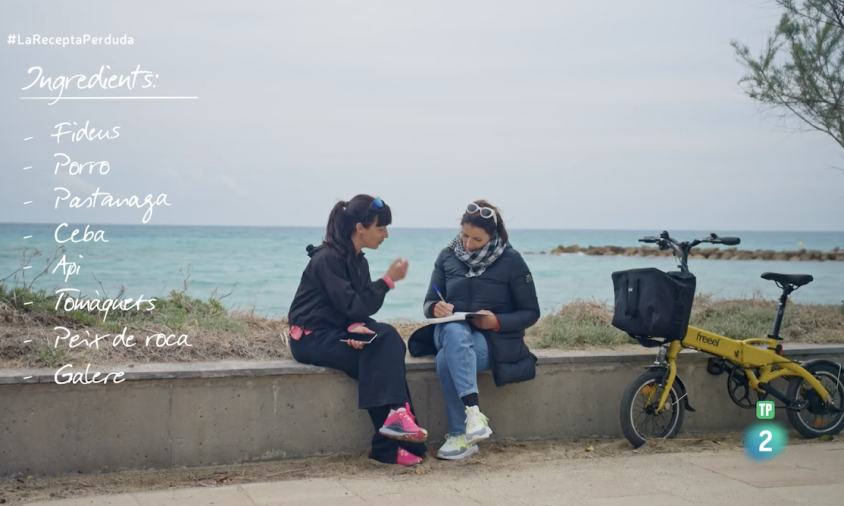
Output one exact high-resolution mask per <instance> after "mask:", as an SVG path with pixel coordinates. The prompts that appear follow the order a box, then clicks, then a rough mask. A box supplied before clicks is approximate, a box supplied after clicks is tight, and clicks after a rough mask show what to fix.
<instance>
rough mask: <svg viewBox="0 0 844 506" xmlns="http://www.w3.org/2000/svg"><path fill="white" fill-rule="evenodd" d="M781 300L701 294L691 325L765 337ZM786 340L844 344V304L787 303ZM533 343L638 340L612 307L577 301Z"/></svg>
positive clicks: (549, 319)
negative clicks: (615, 321)
mask: <svg viewBox="0 0 844 506" xmlns="http://www.w3.org/2000/svg"><path fill="white" fill-rule="evenodd" d="M776 314H777V302H776V301H772V300H767V299H763V298H762V297H760V296H758V295H757V296H754V297H753V298H750V299H740V300H716V299H713V298H712V297H711V296H708V295H705V294H704V295H698V296H697V297H696V299H695V305H694V308H693V309H692V318H691V322H690V325H692V326H695V327H699V328H703V329H706V330H708V331H710V332H715V333H717V334H720V335H724V336H728V337H731V338H733V339H749V338H752V337H764V336H766V335H767V334H769V333H770V332H771V328H772V326H773V323H774V318H775V317H776ZM780 335H781V336H783V337H784V338H785V339H786V341H789V342H798V343H814V344H831V343H844V302H842V303H841V304H838V305H836V304H794V303H791V304H789V305H788V307H787V309H786V313H785V318H784V319H783V325H782V329H781V332H780ZM528 342H529V344H531V345H532V346H535V347H538V348H580V347H588V346H617V345H623V344H630V343H635V341H634V340H633V339H631V338H630V337H629V336H627V334H625V333H624V332H622V331H620V330H618V329H617V328H615V327H613V326H612V306H610V305H608V304H606V303H603V302H596V301H575V302H572V303H569V304H566V305H565V306H563V307H562V309H561V310H560V311H559V312H557V313H555V314H553V315H548V316H546V317H545V318H543V319H542V320H540V322H539V323H538V324H537V325H535V326H534V327H532V328H530V329H529V330H528Z"/></svg>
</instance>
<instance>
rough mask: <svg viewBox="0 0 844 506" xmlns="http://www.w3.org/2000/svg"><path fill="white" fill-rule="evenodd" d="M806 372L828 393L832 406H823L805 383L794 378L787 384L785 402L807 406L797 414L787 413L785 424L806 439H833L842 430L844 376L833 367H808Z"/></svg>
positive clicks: (817, 365) (813, 391)
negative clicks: (786, 400)
mask: <svg viewBox="0 0 844 506" xmlns="http://www.w3.org/2000/svg"><path fill="white" fill-rule="evenodd" d="M806 370H808V371H809V372H810V373H812V375H813V376H814V377H815V378H817V380H818V381H819V382H820V383H821V385H823V387H824V388H825V389H826V391H827V392H829V394H830V395H831V396H832V402H831V403H829V404H825V403H824V402H823V399H821V396H820V395H818V393H817V392H816V391H815V389H814V388H812V386H811V385H809V383H808V382H806V380H804V379H803V378H801V377H799V376H796V377H793V378H792V379H791V381H790V382H789V383H788V392H787V396H788V399H789V400H790V401H791V402H795V403H805V405H806V406H805V407H804V408H803V409H802V410H800V411H794V410H792V409H789V410H788V411H787V414H788V421H789V422H790V423H791V426H792V427H794V430H796V431H797V432H799V433H800V435H802V436H803V437H805V438H807V439H813V438H817V437H821V436H826V435H830V436H834V435H836V434H838V433H839V432H841V429H844V373H842V370H841V366H840V365H837V366H836V367H833V366H832V365H830V364H815V365H809V366H807V367H806Z"/></svg>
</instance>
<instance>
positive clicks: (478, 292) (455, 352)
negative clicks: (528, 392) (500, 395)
mask: <svg viewBox="0 0 844 506" xmlns="http://www.w3.org/2000/svg"><path fill="white" fill-rule="evenodd" d="M460 225H461V230H460V233H459V234H458V236H457V237H456V238H454V239H453V240H452V241H451V242H450V243H449V244H448V246H446V247H445V249H443V250H442V251H441V252H440V255H439V257H437V261H436V263H435V264H434V272H433V274H432V275H431V284H430V286H429V287H428V294H427V295H426V297H425V304H424V313H425V316H426V317H427V318H442V317H446V316H449V315H451V314H452V313H453V312H480V313H485V315H484V316H477V317H470V319H469V320H467V321H453V322H447V323H438V324H437V325H436V327H435V329H434V345H435V347H436V350H437V375H438V376H439V380H440V386H441V387H442V390H443V395H444V396H445V404H446V415H447V416H448V427H449V429H448V436H447V438H446V442H445V444H444V445H443V446H442V447H441V448H440V449H439V451H438V452H437V457H439V458H443V459H451V460H455V459H462V458H464V457H467V456H469V455H472V454H473V453H476V452H477V451H478V447H477V445H476V443H477V442H478V441H481V440H483V439H486V438H488V437H489V436H490V435H492V429H490V428H489V423H488V419H487V417H486V416H484V414H483V413H481V411H480V408H479V403H478V381H477V374H478V372H481V371H484V370H487V369H491V370H492V376H493V379H494V381H495V384H496V386H502V385H506V384H508V383H517V382H521V381H527V380H531V379H533V378H534V377H535V375H536V365H535V364H536V357H535V356H534V355H533V354H532V353H531V352H530V350H528V348H527V346H526V345H525V342H524V337H525V329H527V328H528V327H530V326H531V325H533V324H535V323H536V322H537V320H539V302H538V301H537V298H536V289H535V287H534V284H533V277H532V275H531V273H530V269H528V266H527V264H525V261H524V260H523V259H522V256H521V255H520V254H519V253H518V252H517V251H516V250H515V249H513V247H512V246H510V244H509V242H508V235H507V230H506V228H505V227H504V222H503V221H502V219H501V214H500V213H499V212H498V209H496V208H495V207H494V206H493V205H492V204H490V203H488V202H486V201H484V200H477V201H475V202H473V203H471V204H469V205H468V206H467V208H466V211H465V213H464V214H463V218H462V219H461V220H460Z"/></svg>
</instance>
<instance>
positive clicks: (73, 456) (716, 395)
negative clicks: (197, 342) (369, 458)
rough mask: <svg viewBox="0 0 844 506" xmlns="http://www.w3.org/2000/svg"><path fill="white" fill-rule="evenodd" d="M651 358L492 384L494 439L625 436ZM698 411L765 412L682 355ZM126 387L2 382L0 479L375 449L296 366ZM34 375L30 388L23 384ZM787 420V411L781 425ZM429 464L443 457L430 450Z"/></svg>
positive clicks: (419, 385)
mask: <svg viewBox="0 0 844 506" xmlns="http://www.w3.org/2000/svg"><path fill="white" fill-rule="evenodd" d="M789 355H790V356H791V358H793V359H796V360H806V359H809V358H820V357H824V358H831V359H833V360H836V361H839V362H840V361H844V347H842V346H837V347H835V346H833V347H812V346H802V347H798V346H796V345H795V346H791V347H790V350H789ZM653 356H654V353H652V352H651V351H644V350H643V352H642V353H632V354H617V353H611V352H602V353H594V354H588V353H584V352H579V353H578V352H572V353H557V354H553V355H549V354H544V355H543V356H542V357H541V358H540V363H539V366H538V371H537V378H536V379H535V380H533V381H530V382H527V383H521V384H516V385H508V386H505V387H502V388H498V387H496V386H495V385H494V384H493V382H492V377H491V376H490V375H489V373H485V374H482V375H481V378H480V390H481V396H480V398H481V405H482V409H483V411H484V413H485V414H487V416H489V418H490V425H491V427H492V428H493V430H494V431H495V435H494V437H493V439H516V440H529V439H551V438H580V437H622V433H621V427H620V425H619V403H620V401H621V395H622V392H623V391H624V389H625V387H626V386H627V384H628V383H629V382H630V381H631V380H632V379H633V378H634V377H636V376H637V375H638V374H639V373H640V372H642V370H643V367H644V366H645V365H647V363H649V362H652V361H653ZM678 363H679V367H680V374H681V377H682V378H683V379H684V381H685V382H686V384H687V386H688V387H689V397H690V401H691V404H692V406H693V407H694V408H695V409H697V412H695V413H687V415H686V420H685V424H684V426H683V433H693V432H708V431H737V430H741V429H743V428H744V427H746V426H747V425H749V424H751V423H753V422H754V421H755V412H754V411H751V410H742V409H740V408H738V407H737V406H735V405H734V404H733V403H732V402H731V401H730V400H729V397H728V396H727V391H726V383H727V376H726V375H722V376H718V377H714V376H711V375H709V374H708V373H707V372H706V369H705V368H706V356H705V355H702V354H698V353H682V354H681V358H680V360H679V361H678ZM408 370H409V371H408V379H409V382H410V389H411V392H412V395H413V401H414V404H415V407H416V410H417V412H418V420H419V422H420V425H421V426H423V427H425V428H427V429H428V431H429V434H430V440H431V442H434V443H437V442H440V441H442V440H443V438H444V435H445V432H446V427H447V424H446V418H445V411H444V406H443V402H442V394H441V392H440V388H439V383H438V381H437V377H436V372H435V371H434V366H433V363H432V362H431V361H430V360H409V365H408ZM130 371H131V372H127V378H128V381H125V382H123V383H121V384H118V385H112V384H109V385H107V386H102V385H85V386H83V385H75V386H70V385H56V384H55V382H54V381H53V376H52V374H53V372H54V371H50V370H30V371H20V370H17V371H9V370H6V371H2V372H0V476H9V475H13V474H17V473H18V472H22V473H24V474H25V475H45V474H46V475H54V474H63V473H76V472H81V473H91V472H101V471H115V470H122V469H149V468H168V467H178V466H203V465H216V464H230V463H239V462H252V461H260V460H265V459H279V458H295V457H305V456H313V455H325V454H332V453H342V452H356V451H361V450H364V449H366V448H367V447H368V442H369V439H370V437H371V435H372V432H373V428H372V426H371V423H370V422H369V418H368V417H367V416H366V413H365V412H363V411H360V410H357V409H356V408H357V383H356V382H354V381H352V380H351V379H349V378H348V377H346V376H345V375H343V374H340V373H336V372H332V371H329V370H325V369H321V368H316V367H309V366H303V365H301V364H297V363H295V362H292V361H275V362H261V363H254V362H252V363H247V362H244V363H235V362H229V363H215V364H155V365H147V366H138V367H136V368H133V369H130ZM29 375H32V378H30V379H28V380H22V379H21V378H22V377H24V376H29ZM778 416H779V417H781V418H782V420H783V421H785V418H784V416H782V414H779V415H778ZM429 455H431V456H432V455H433V452H430V453H429Z"/></svg>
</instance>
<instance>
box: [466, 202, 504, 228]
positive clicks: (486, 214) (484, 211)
mask: <svg viewBox="0 0 844 506" xmlns="http://www.w3.org/2000/svg"><path fill="white" fill-rule="evenodd" d="M479 211H480V213H481V218H492V220H493V221H494V222H495V225H496V226H497V225H498V217H497V216H496V215H495V210H494V209H492V208H489V207H481V206H479V205H478V204H475V203H474V202H472V203H471V204H469V205H468V206H466V212H467V213H469V214H475V213H477V212H479Z"/></svg>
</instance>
